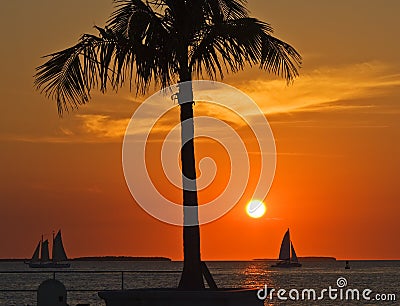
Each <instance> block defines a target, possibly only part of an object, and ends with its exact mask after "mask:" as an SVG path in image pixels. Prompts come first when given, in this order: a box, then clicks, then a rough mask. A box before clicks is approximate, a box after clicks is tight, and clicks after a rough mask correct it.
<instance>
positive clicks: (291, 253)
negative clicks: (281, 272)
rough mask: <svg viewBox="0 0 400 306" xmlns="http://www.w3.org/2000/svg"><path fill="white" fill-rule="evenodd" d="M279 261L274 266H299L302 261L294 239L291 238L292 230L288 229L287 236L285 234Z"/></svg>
mask: <svg viewBox="0 0 400 306" xmlns="http://www.w3.org/2000/svg"><path fill="white" fill-rule="evenodd" d="M278 260H279V261H278V262H277V263H276V264H274V265H272V267H274V268H299V267H301V263H299V259H298V258H297V255H296V251H295V250H294V246H293V243H292V241H291V240H290V231H289V229H288V230H287V231H286V233H285V236H283V239H282V244H281V249H280V251H279V258H278Z"/></svg>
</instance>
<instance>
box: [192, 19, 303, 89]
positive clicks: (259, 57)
mask: <svg viewBox="0 0 400 306" xmlns="http://www.w3.org/2000/svg"><path fill="white" fill-rule="evenodd" d="M272 31H273V29H272V27H271V26H270V25H269V24H267V23H264V22H261V21H259V20H258V19H256V18H249V17H246V18H239V19H233V20H226V21H224V22H220V23H217V24H212V25H207V26H204V27H203V29H202V31H201V32H199V39H198V43H197V44H195V45H194V46H193V48H192V52H191V57H190V67H191V69H192V71H194V72H196V73H197V75H198V76H200V75H201V74H202V73H203V70H204V71H205V73H206V74H207V75H208V76H209V77H210V78H212V79H214V78H216V77H217V76H220V77H221V78H223V77H224V70H223V69H222V67H225V71H226V72H237V71H239V70H242V69H244V67H245V65H246V64H248V65H250V66H252V65H260V68H262V69H266V70H267V71H270V72H272V73H275V74H277V75H281V76H283V77H284V78H286V79H287V80H288V81H290V80H292V79H293V78H294V77H295V76H297V75H298V70H297V68H298V67H299V65H300V64H301V57H300V55H299V54H298V53H297V51H296V50H295V49H294V48H293V47H291V46H290V45H288V44H286V43H283V42H282V41H280V40H279V39H276V38H274V37H273V36H271V34H272Z"/></svg>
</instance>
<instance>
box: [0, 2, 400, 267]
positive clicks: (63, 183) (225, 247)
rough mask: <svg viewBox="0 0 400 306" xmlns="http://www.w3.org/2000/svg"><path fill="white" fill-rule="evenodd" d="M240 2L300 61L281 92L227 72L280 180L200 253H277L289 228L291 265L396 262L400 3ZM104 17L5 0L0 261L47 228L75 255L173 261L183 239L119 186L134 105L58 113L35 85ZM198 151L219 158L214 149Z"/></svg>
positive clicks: (222, 226) (125, 99)
mask: <svg viewBox="0 0 400 306" xmlns="http://www.w3.org/2000/svg"><path fill="white" fill-rule="evenodd" d="M249 8H250V9H251V11H253V12H255V14H254V15H256V16H257V17H259V18H261V19H263V20H266V21H268V22H270V23H271V24H272V25H273V26H274V28H275V30H276V35H277V36H278V37H280V38H282V39H284V40H286V41H288V42H290V43H291V44H293V45H294V46H295V47H296V48H297V49H298V50H299V51H300V53H301V54H302V55H303V58H304V64H303V68H302V70H301V77H300V78H299V79H297V80H296V81H295V83H294V84H293V85H292V86H290V87H287V86H286V85H285V82H283V81H281V80H277V79H275V78H273V77H271V76H267V75H266V74H264V73H262V72H259V71H258V70H257V69H247V70H246V71H244V72H241V73H239V74H237V75H233V76H229V77H228V78H226V80H225V82H226V83H228V84H231V85H234V86H236V87H238V88H239V89H241V90H243V91H244V92H245V93H247V94H248V95H249V96H251V97H252V98H253V99H254V100H255V101H256V102H257V104H258V105H259V106H260V108H261V109H262V110H263V111H264V112H265V114H266V117H267V119H268V120H269V122H270V124H271V127H272V130H273V132H274V136H275V140H276V145H277V153H278V159H277V171H276V177H275V181H274V183H273V186H272V189H271V191H270V193H269V195H268V197H267V198H266V204H267V206H268V210H267V214H266V216H265V217H264V218H261V219H257V220H254V219H250V218H249V217H248V216H247V215H246V214H245V212H244V208H245V205H246V199H243V200H242V201H241V202H240V203H238V204H237V205H236V207H235V208H234V209H233V210H232V211H231V212H230V213H229V214H227V215H226V216H224V217H223V218H221V219H219V220H217V221H215V222H213V223H211V224H208V225H205V226H203V227H202V230H201V234H202V256H203V258H204V259H206V260H224V259H251V258H259V257H270V258H275V257H276V256H277V253H278V248H279V243H280V240H281V239H282V236H283V234H284V232H285V230H286V228H287V227H290V229H291V232H292V239H293V242H294V244H295V246H296V251H297V253H298V255H299V256H312V255H315V256H319V255H320V256H335V257H337V258H341V259H400V243H399V242H400V238H398V237H399V235H398V233H399V226H398V217H399V215H400V208H399V205H398V204H399V203H400V191H399V188H398V181H399V173H400V159H399V156H400V143H399V139H400V120H399V115H400V106H399V104H398V101H399V98H400V74H399V68H400V59H399V57H398V54H400V43H399V41H398V39H397V36H398V35H397V29H399V28H400V20H399V19H398V17H397V12H399V9H400V4H399V2H398V1H397V0H386V1H385V6H382V1H378V0H371V1H363V0H349V1H319V0H292V1H291V2H290V6H288V5H287V4H285V3H284V2H283V1H256V0H250V1H249ZM111 10H112V5H111V1H110V0H101V1H100V0H85V1H78V0H73V1H68V2H65V1H54V0H41V1H25V2H24V3H23V5H21V2H15V1H2V2H1V3H0V25H1V28H2V29H3V32H2V36H3V38H2V47H1V48H0V56H1V59H2V64H1V72H2V73H1V74H0V78H1V80H0V97H1V103H0V169H1V172H0V245H1V246H2V247H1V248H0V258H8V257H21V258H22V257H29V256H31V253H32V252H33V249H34V247H35V245H36V243H37V240H38V239H39V237H40V235H41V234H42V233H43V234H45V235H47V237H50V236H51V232H52V230H57V229H58V228H62V230H63V238H64V242H65V246H66V249H67V252H68V255H69V256H71V257H76V256H92V255H131V256H166V257H170V258H173V259H175V260H180V259H182V247H181V245H182V239H181V229H180V228H178V227H175V226H171V225H166V224H163V223H161V222H159V221H157V220H155V219H154V218H152V217H150V216H148V215H147V214H146V213H145V212H143V210H142V209H141V208H140V207H139V206H138V205H136V204H135V203H134V201H133V200H132V197H131V195H130V193H129V190H128V188H127V187H126V184H125V181H124V176H123V171H122V164H121V159H122V158H121V150H122V137H123V134H124V132H125V128H126V126H127V124H128V122H129V118H130V117H131V115H132V114H133V111H134V109H135V108H136V107H137V105H138V104H137V102H140V101H142V100H143V99H144V98H142V97H139V98H136V97H135V96H134V95H132V94H130V93H129V92H128V91H126V90H122V91H121V92H120V93H119V94H113V93H109V94H107V95H101V94H98V93H96V94H94V95H93V99H92V102H91V103H90V104H89V105H87V106H85V107H82V108H81V109H80V110H79V111H76V112H73V113H71V114H69V115H65V116H64V118H62V119H60V118H58V117H57V111H56V105H55V104H54V103H52V102H50V101H48V100H47V99H45V98H44V97H43V96H41V95H39V94H38V93H37V92H35V91H34V89H33V78H32V75H33V74H34V68H35V67H36V66H38V65H40V64H41V63H42V62H43V61H42V60H41V59H40V57H41V56H42V55H44V54H47V53H50V52H52V51H56V50H58V49H61V48H65V47H68V46H69V45H71V44H72V43H74V42H75V41H76V40H77V39H78V37H79V36H80V35H81V34H82V33H84V32H92V31H93V30H92V26H93V25H94V24H99V25H103V24H104V21H105V20H106V18H107V17H108V15H109V13H110V12H111ZM195 110H196V114H197V115H199V114H200V113H201V111H202V110H201V107H197V108H196V109H195ZM215 116H217V117H218V116H220V117H221V118H222V119H224V113H223V112H222V111H219V112H215ZM178 119H179V118H178V117H177V118H176V122H178ZM236 123H237V122H236ZM174 124H176V123H174ZM158 136H159V135H158ZM155 137H157V135H155ZM196 150H197V154H198V156H203V155H204V154H207V152H209V151H212V150H213V154H215V155H216V156H219V157H220V159H223V158H221V156H223V155H222V153H223V152H222V151H223V150H221V148H214V149H211V148H210V144H206V143H204V142H198V145H197V146H196ZM215 152H217V153H215ZM218 152H219V153H218ZM217 161H218V158H217ZM220 168H221V167H220ZM217 175H219V179H218V182H220V183H221V182H224V175H225V174H224V172H223V171H222V173H221V172H218V173H217ZM213 188H214V189H213V190H214V191H213V192H215V193H217V191H218V188H220V185H217V186H213ZM206 196H209V195H205V194H204V195H201V197H206Z"/></svg>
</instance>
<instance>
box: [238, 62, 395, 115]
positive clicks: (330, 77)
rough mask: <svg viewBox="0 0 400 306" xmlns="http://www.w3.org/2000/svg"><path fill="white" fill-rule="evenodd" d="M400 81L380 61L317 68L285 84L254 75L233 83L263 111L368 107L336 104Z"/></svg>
mask: <svg viewBox="0 0 400 306" xmlns="http://www.w3.org/2000/svg"><path fill="white" fill-rule="evenodd" d="M399 85H400V78H399V75H398V74H392V73H390V67H389V66H388V65H386V64H383V63H380V62H369V63H361V64H353V65H349V66H345V67H340V68H331V67H325V68H319V69H316V70H314V71H313V72H311V73H308V74H305V75H302V76H301V77H299V78H298V79H297V80H295V82H294V84H293V85H291V86H286V83H285V81H282V80H266V79H261V78H258V79H255V80H249V81H246V82H243V81H241V82H239V83H238V84H237V85H236V86H237V87H239V88H240V89H241V90H243V91H244V92H246V93H247V94H248V95H249V96H250V97H252V98H253V99H254V100H255V101H256V103H257V104H258V105H259V106H260V107H261V109H262V110H263V111H264V112H265V114H275V113H291V112H301V111H336V110H352V109H359V108H371V107H373V106H372V105H360V104H358V105H352V104H350V103H349V104H339V103H338V104H336V102H339V101H343V100H352V99H360V98H370V97H372V96H377V95H381V94H383V93H384V92H385V91H389V90H390V88H393V87H395V86H399Z"/></svg>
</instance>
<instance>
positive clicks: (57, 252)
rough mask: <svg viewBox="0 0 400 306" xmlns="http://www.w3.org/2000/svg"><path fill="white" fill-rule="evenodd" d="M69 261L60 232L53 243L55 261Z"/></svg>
mask: <svg viewBox="0 0 400 306" xmlns="http://www.w3.org/2000/svg"><path fill="white" fill-rule="evenodd" d="M67 259H68V258H67V254H66V253H65V250H64V246H63V243H62V238H61V231H58V233H57V235H56V237H55V238H54V241H53V261H64V260H67Z"/></svg>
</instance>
